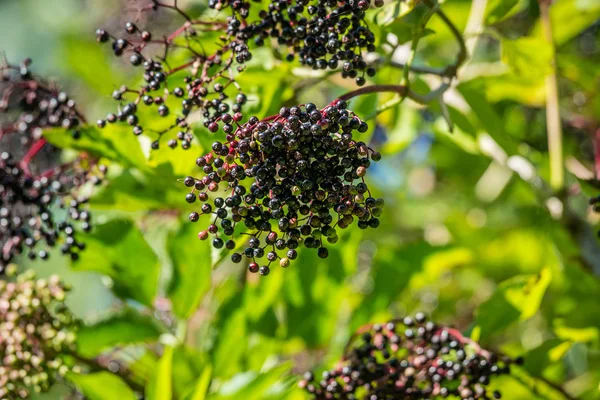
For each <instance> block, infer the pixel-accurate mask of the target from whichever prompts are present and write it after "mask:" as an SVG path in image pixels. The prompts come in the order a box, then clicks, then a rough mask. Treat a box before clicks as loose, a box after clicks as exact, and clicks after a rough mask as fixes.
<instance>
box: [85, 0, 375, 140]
mask: <svg viewBox="0 0 600 400" xmlns="http://www.w3.org/2000/svg"><path fill="white" fill-rule="evenodd" d="M376 3H377V5H380V4H379V3H381V2H380V1H377V2H376ZM251 4H252V5H251ZM267 4H268V5H262V4H259V3H250V2H247V1H243V0H234V1H229V0H211V1H209V7H212V8H214V9H217V10H220V11H222V12H223V13H225V12H226V11H229V12H230V15H228V16H225V15H223V18H222V19H221V20H216V21H201V20H194V19H193V18H191V17H190V16H189V15H188V14H186V13H185V12H184V11H183V10H182V9H180V8H178V7H177V5H176V4H175V5H167V4H165V3H162V2H158V1H152V2H151V3H150V4H148V5H147V6H144V7H141V8H140V9H139V11H140V12H143V11H150V10H158V9H160V8H167V9H174V10H177V11H178V14H179V15H182V16H183V17H184V18H185V23H184V24H183V25H182V26H180V27H179V28H178V29H176V30H175V31H173V32H172V33H171V34H169V35H168V36H162V35H157V34H152V33H151V32H150V31H147V30H144V29H141V28H140V27H138V26H137V25H136V24H135V23H133V22H128V23H127V24H126V25H125V29H124V30H125V33H124V34H123V35H119V36H115V35H113V34H111V33H109V32H108V31H106V30H105V29H98V30H97V31H96V40H97V41H98V42H100V43H104V42H106V43H108V42H110V43H111V46H112V51H113V53H114V54H115V55H116V56H118V57H121V56H126V57H128V59H129V62H130V63H131V64H132V65H133V66H136V67H138V68H140V70H141V71H142V84H141V85H140V86H139V87H137V88H131V87H127V86H122V87H121V88H119V89H117V90H115V91H114V92H113V98H114V99H115V100H116V101H118V102H119V107H118V109H117V111H116V112H111V113H109V114H108V115H107V116H106V117H105V118H104V119H100V120H98V126H99V127H101V128H103V127H105V126H106V125H107V124H112V123H118V122H123V123H127V124H129V125H130V126H131V129H132V131H133V133H134V134H135V135H141V134H142V133H144V132H145V134H146V135H148V136H150V137H151V138H153V142H152V146H151V147H152V149H155V150H156V149H158V148H160V146H161V143H163V142H165V141H166V145H167V146H168V147H170V148H175V147H177V146H178V145H180V146H181V147H182V148H183V149H188V148H190V146H191V141H192V139H193V135H192V133H191V132H192V130H191V127H190V122H189V121H188V119H189V118H188V117H189V116H190V115H191V114H193V113H194V112H198V114H200V115H201V116H202V117H203V122H204V125H205V126H206V127H208V126H209V125H210V124H212V123H214V122H215V121H216V120H218V119H219V118H220V117H221V116H222V115H224V114H227V113H238V112H241V111H242V106H243V105H244V104H245V103H246V96H245V95H244V93H243V91H242V88H241V87H240V86H239V85H238V83H237V82H236V79H235V78H236V75H237V74H238V73H240V72H242V71H243V70H244V67H245V64H246V62H248V61H249V60H250V59H251V58H252V54H251V52H250V46H263V45H265V44H267V43H271V44H272V45H273V46H275V47H281V48H283V50H284V52H286V53H287V56H286V59H287V60H288V61H292V60H293V59H294V58H298V59H299V60H300V62H301V63H302V64H304V65H306V66H308V67H311V68H313V69H328V68H329V69H336V68H341V70H342V76H343V77H350V78H353V79H356V83H357V84H358V85H363V84H364V83H365V81H366V80H365V76H374V75H375V69H374V68H372V67H369V66H368V65H367V63H366V62H365V60H364V59H363V51H374V50H375V45H374V43H375V35H374V34H373V32H371V30H370V29H369V27H368V25H367V22H366V21H365V18H364V17H365V10H366V9H368V8H369V6H370V0H359V1H355V0H341V1H333V0H290V1H280V0H277V1H270V2H268V3H267ZM251 7H259V8H260V9H259V10H258V11H257V12H256V13H252V14H251V13H250V8H251ZM255 15H258V17H256V16H255ZM251 16H253V17H252V18H251ZM253 18H256V19H253ZM205 31H218V32H222V35H221V36H220V37H219V38H218V41H217V49H216V50H215V51H213V52H212V53H210V54H207V53H206V51H205V50H204V47H205V46H204V44H203V43H202V37H201V36H202V35H201V33H202V32H205ZM210 40H211V45H212V43H213V40H214V39H212V38H211V39H210ZM157 48H158V49H157ZM172 54H177V59H178V60H184V61H182V62H180V63H179V64H178V65H172V62H171V61H170V56H171V55H172ZM140 109H151V110H152V112H153V113H155V114H156V115H157V116H159V117H161V118H169V119H167V120H166V122H165V123H163V124H160V127H157V122H156V119H153V121H152V126H150V124H149V123H145V122H144V121H142V119H143V118H144V117H143V114H144V113H145V111H146V110H144V113H142V112H140V111H141V110H140ZM161 118H159V119H161ZM165 135H166V137H165Z"/></svg>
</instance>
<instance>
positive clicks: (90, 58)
mask: <svg viewBox="0 0 600 400" xmlns="http://www.w3.org/2000/svg"><path fill="white" fill-rule="evenodd" d="M91 36H92V35H90V37H91ZM61 42H62V44H63V48H62V51H61V52H60V53H59V54H60V56H61V57H60V61H61V62H62V64H63V65H64V66H65V68H66V69H67V70H68V71H70V72H71V73H73V74H75V75H76V76H77V77H79V78H81V79H83V81H85V83H86V85H87V86H89V87H90V88H93V89H95V90H96V91H97V92H99V93H101V94H102V95H107V94H110V92H111V91H112V90H113V88H114V87H115V85H118V84H122V83H123V82H124V81H125V76H124V75H123V74H121V73H120V71H121V69H120V68H114V67H113V65H111V63H110V62H109V60H110V58H108V57H107V56H106V54H105V52H104V50H105V49H104V48H103V47H109V46H103V45H102V44H99V43H96V42H95V41H94V40H93V39H92V40H86V39H84V38H82V37H76V36H67V37H63V38H62V41H61Z"/></svg>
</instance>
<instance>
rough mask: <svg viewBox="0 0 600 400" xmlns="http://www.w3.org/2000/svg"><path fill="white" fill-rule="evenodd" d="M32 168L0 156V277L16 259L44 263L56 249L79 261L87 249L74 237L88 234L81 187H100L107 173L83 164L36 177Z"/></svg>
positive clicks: (81, 162) (89, 224)
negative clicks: (21, 257) (19, 256)
mask: <svg viewBox="0 0 600 400" xmlns="http://www.w3.org/2000/svg"><path fill="white" fill-rule="evenodd" d="M31 167H32V166H31V165H30V164H29V165H24V164H22V163H19V162H17V161H15V160H14V159H13V158H12V156H11V155H10V153H8V152H3V153H1V154H0V273H2V272H3V270H4V268H5V267H6V266H7V265H8V263H10V262H11V261H13V259H14V257H15V256H18V255H20V254H26V255H27V256H28V257H29V258H30V259H35V258H38V257H39V258H40V259H42V260H45V259H47V258H48V257H49V248H51V247H54V246H55V245H60V246H61V251H62V253H63V254H65V255H69V256H70V257H71V258H72V259H74V260H75V259H77V258H78V256H79V254H78V253H79V251H81V250H83V249H84V248H85V244H84V243H82V242H81V241H79V240H77V238H76V233H77V231H78V230H83V231H89V230H90V229H91V216H90V213H89V211H88V210H87V209H86V207H85V204H86V203H87V201H88V199H87V197H86V196H84V193H85V192H86V191H89V188H87V187H85V186H84V185H85V184H86V183H88V182H90V185H93V184H99V183H100V182H101V177H102V176H103V175H104V173H105V172H106V170H105V168H104V167H103V166H96V165H93V164H90V163H89V160H85V159H83V160H79V161H76V162H74V163H71V164H67V165H61V166H58V167H55V168H51V169H49V170H47V171H45V172H43V173H40V174H34V173H33V172H32V170H31ZM88 186H89V185H88Z"/></svg>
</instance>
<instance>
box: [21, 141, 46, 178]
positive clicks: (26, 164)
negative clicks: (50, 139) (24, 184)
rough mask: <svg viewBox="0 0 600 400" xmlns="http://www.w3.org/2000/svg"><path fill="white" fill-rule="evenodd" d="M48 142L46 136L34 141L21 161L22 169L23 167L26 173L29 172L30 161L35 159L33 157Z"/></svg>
mask: <svg viewBox="0 0 600 400" xmlns="http://www.w3.org/2000/svg"><path fill="white" fill-rule="evenodd" d="M46 143H47V142H46V139H44V138H42V139H39V140H37V141H36V142H34V143H33V144H32V145H31V147H30V148H29V150H27V153H25V155H24V156H23V158H22V159H21V161H20V162H19V166H20V167H21V169H23V171H24V172H25V173H26V174H29V162H30V161H31V160H32V159H33V157H35V156H36V154H37V153H39V152H40V151H41V150H42V148H43V147H44V146H45V145H46Z"/></svg>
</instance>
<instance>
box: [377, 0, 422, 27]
mask: <svg viewBox="0 0 600 400" xmlns="http://www.w3.org/2000/svg"><path fill="white" fill-rule="evenodd" d="M417 4H419V2H418V1H416V0H406V1H403V0H395V1H392V2H391V3H389V4H386V5H384V6H383V7H381V8H380V9H379V10H378V12H377V14H375V16H374V18H373V21H374V22H375V24H377V25H383V26H385V25H390V24H391V23H392V22H394V21H395V20H397V19H398V18H402V17H403V16H405V15H406V14H408V13H410V12H411V11H412V10H413V9H414V8H415V6H416V5H417Z"/></svg>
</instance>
